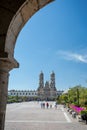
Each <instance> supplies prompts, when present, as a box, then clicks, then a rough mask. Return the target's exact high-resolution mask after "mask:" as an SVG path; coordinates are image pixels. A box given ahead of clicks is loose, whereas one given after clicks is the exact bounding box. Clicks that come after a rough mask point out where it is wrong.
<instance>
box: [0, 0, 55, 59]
mask: <svg viewBox="0 0 87 130" xmlns="http://www.w3.org/2000/svg"><path fill="white" fill-rule="evenodd" d="M52 1H53V0H26V1H25V0H14V1H12V0H1V1H0V12H1V13H0V17H1V20H0V59H1V58H9V59H14V47H15V43H16V39H17V36H18V34H19V32H20V31H21V29H22V28H23V26H24V25H25V23H26V22H27V21H28V20H29V19H30V18H31V16H32V15H33V14H34V13H36V12H37V11H38V10H39V9H41V8H42V7H44V6H45V5H47V4H48V3H50V2H52Z"/></svg>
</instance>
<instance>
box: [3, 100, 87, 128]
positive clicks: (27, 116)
mask: <svg viewBox="0 0 87 130" xmlns="http://www.w3.org/2000/svg"><path fill="white" fill-rule="evenodd" d="M49 104H52V108H48V109H47V108H45V109H43V108H42V109H41V103H40V102H23V103H13V104H8V105H7V111H6V121H5V130H86V129H87V125H85V124H84V123H80V122H78V121H77V119H73V118H72V117H71V115H70V114H69V113H68V112H67V111H66V108H63V106H62V105H58V107H57V109H55V107H54V102H49Z"/></svg>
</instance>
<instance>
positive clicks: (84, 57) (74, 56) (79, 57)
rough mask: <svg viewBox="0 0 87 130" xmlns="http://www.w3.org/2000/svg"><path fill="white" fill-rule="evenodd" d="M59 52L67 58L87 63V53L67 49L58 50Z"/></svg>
mask: <svg viewBox="0 0 87 130" xmlns="http://www.w3.org/2000/svg"><path fill="white" fill-rule="evenodd" d="M57 54H58V55H59V56H61V57H62V58H64V59H66V60H71V61H79V62H83V63H87V54H86V55H82V54H77V53H72V52H67V51H58V52H57Z"/></svg>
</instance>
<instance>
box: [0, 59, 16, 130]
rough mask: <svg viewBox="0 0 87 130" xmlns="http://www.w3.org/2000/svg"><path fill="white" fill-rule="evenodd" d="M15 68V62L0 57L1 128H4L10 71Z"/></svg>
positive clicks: (1, 129)
mask: <svg viewBox="0 0 87 130" xmlns="http://www.w3.org/2000/svg"><path fill="white" fill-rule="evenodd" d="M16 63H17V62H16ZM13 68H15V64H14V62H11V61H10V60H8V59H0V130H4V125H5V113H6V104H7V97H8V80H9V71H10V70H11V69H13Z"/></svg>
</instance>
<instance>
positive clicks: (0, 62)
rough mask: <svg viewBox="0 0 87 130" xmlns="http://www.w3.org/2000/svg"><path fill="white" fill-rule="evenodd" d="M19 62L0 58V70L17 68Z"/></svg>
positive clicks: (5, 70)
mask: <svg viewBox="0 0 87 130" xmlns="http://www.w3.org/2000/svg"><path fill="white" fill-rule="evenodd" d="M18 67H19V63H18V62H17V61H16V60H15V59H9V58H0V71H4V72H9V71H10V70H12V69H13V68H18Z"/></svg>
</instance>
